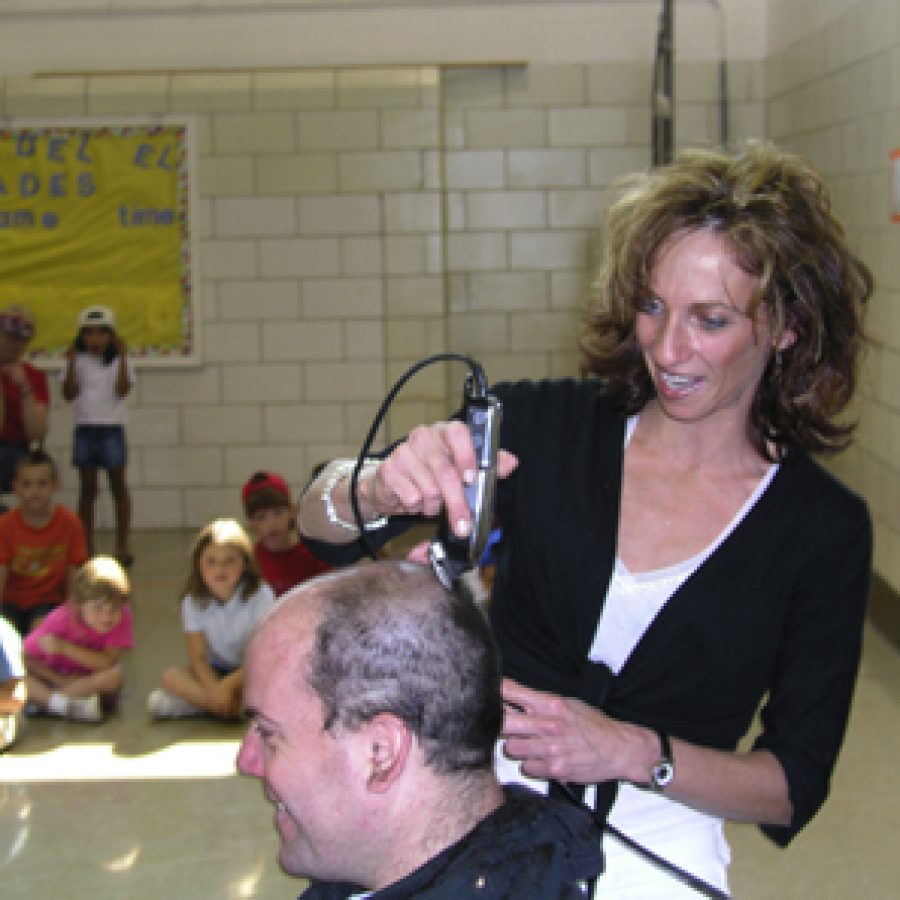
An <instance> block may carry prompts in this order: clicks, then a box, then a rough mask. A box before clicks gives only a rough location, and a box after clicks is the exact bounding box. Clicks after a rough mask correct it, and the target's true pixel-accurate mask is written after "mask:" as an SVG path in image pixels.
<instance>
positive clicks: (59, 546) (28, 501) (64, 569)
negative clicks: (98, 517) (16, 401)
mask: <svg viewBox="0 0 900 900" xmlns="http://www.w3.org/2000/svg"><path fill="white" fill-rule="evenodd" d="M58 487H59V479H58V476H57V472H56V464H55V463H54V462H53V459H52V458H51V457H50V456H48V455H47V454H46V453H45V452H44V451H43V450H31V451H29V452H28V453H26V454H25V456H23V457H22V458H21V459H20V460H19V461H18V462H17V463H16V469H15V475H14V478H13V489H14V490H15V492H16V496H17V497H18V498H19V506H18V507H17V508H16V509H13V510H11V511H10V512H8V513H5V514H4V515H2V516H0V594H2V597H3V604H2V608H0V612H2V614H3V615H4V616H5V617H6V618H7V620H8V621H9V622H10V623H11V624H12V625H13V626H14V627H15V628H16V630H17V631H18V632H19V634H21V635H22V636H23V637H24V636H25V635H26V634H27V633H28V632H29V631H30V630H31V629H32V628H33V627H34V625H35V624H37V622H38V621H39V620H40V619H42V618H43V617H44V616H45V615H47V613H49V612H50V611H51V610H52V609H54V608H55V607H57V606H59V604H60V603H62V602H63V601H64V600H65V599H66V597H67V596H68V587H69V581H70V579H71V577H72V576H73V575H74V573H75V570H76V569H77V568H78V567H79V566H81V565H82V563H84V561H85V560H86V559H87V543H86V541H85V538H84V527H83V526H82V524H81V520H80V519H79V518H78V516H77V515H76V514H75V513H74V512H73V511H72V510H71V509H68V508H67V507H65V506H59V505H57V504H56V503H54V502H53V495H54V493H55V492H56V489H57V488H58Z"/></svg>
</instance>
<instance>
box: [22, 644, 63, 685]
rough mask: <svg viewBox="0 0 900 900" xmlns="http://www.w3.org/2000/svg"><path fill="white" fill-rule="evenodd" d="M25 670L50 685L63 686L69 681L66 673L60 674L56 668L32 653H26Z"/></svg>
mask: <svg viewBox="0 0 900 900" xmlns="http://www.w3.org/2000/svg"><path fill="white" fill-rule="evenodd" d="M25 671H26V672H27V673H28V674H29V675H30V676H32V677H33V678H38V679H40V680H41V681H43V682H44V683H45V684H48V685H50V687H61V686H62V685H64V684H65V683H66V681H67V678H66V677H65V676H64V675H60V673H59V672H57V671H56V669H53V668H51V667H50V666H48V665H47V663H45V662H43V661H42V660H40V659H38V658H37V657H35V656H32V655H31V654H30V653H27V652H26V654H25Z"/></svg>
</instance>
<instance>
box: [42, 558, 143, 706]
mask: <svg viewBox="0 0 900 900" xmlns="http://www.w3.org/2000/svg"><path fill="white" fill-rule="evenodd" d="M130 593H131V586H130V585H129V583H128V576H127V575H126V574H125V571H124V569H123V568H122V566H121V565H119V563H118V562H117V561H116V560H115V559H113V558H112V557H110V556H95V557H93V559H89V560H88V561H87V562H86V563H85V564H84V565H83V566H82V567H81V568H80V569H78V571H77V572H76V573H75V575H74V577H73V579H72V587H71V591H70V594H69V599H68V601H67V602H66V603H63V604H61V605H59V606H57V607H56V608H55V609H54V610H53V611H52V612H50V613H49V614H48V615H47V616H46V617H45V618H44V619H43V620H42V621H41V622H40V624H39V625H37V627H36V628H35V629H34V630H33V631H32V632H31V633H30V634H28V636H27V637H26V638H25V645H24V648H25V668H26V672H27V676H26V680H27V687H28V702H29V707H31V705H32V704H33V705H35V706H36V707H37V708H38V709H40V710H44V711H46V712H48V713H51V714H53V715H58V716H66V717H67V718H71V719H77V720H80V721H84V722H99V721H100V720H102V719H103V718H104V716H105V714H106V713H107V712H110V711H112V710H113V709H115V708H116V705H117V702H118V696H119V692H120V690H121V688H122V683H123V680H124V675H123V672H122V665H121V660H122V654H123V652H124V651H126V650H130V649H131V648H132V647H133V646H134V634H133V628H132V617H131V610H130V608H129V606H128V597H129V594H130Z"/></svg>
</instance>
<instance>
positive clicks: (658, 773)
mask: <svg viewBox="0 0 900 900" xmlns="http://www.w3.org/2000/svg"><path fill="white" fill-rule="evenodd" d="M654 731H656V735H657V737H658V738H659V749H660V759H659V762H658V763H656V764H655V765H654V766H653V767H652V768H651V769H650V786H651V787H652V788H653V789H654V790H657V791H661V790H663V789H664V788H666V787H667V786H668V785H670V784H671V783H672V779H673V778H674V777H675V760H674V759H672V742H671V741H670V740H669V736H668V735H667V734H666V733H665V732H664V731H662V730H661V729H659V728H655V729H654Z"/></svg>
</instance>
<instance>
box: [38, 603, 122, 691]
mask: <svg viewBox="0 0 900 900" xmlns="http://www.w3.org/2000/svg"><path fill="white" fill-rule="evenodd" d="M42 634H52V635H55V636H56V637H59V638H62V639H63V640H64V641H69V642H70V643H72V644H77V645H78V646H79V647H84V648H85V649H86V650H108V649H109V648H111V647H120V648H122V649H123V650H130V649H131V648H132V647H133V646H134V635H133V633H132V626H131V610H130V609H129V607H128V604H127V603H126V604H125V605H124V606H123V607H122V618H121V619H119V623H118V624H117V625H116V627H115V628H113V629H112V630H111V631H107V632H106V633H102V632H99V631H94V629H93V628H90V627H88V626H87V625H85V623H84V622H82V621H81V619H80V618H79V617H78V614H77V612H76V608H75V606H74V605H73V604H71V603H63V604H62V605H61V606H57V607H56V609H54V610H53V611H52V612H50V613H49V614H48V615H47V617H46V618H45V619H44V621H43V622H41V623H40V624H39V625H38V626H37V627H36V628H35V629H34V631H32V632H30V633H29V634H28V636H27V637H26V638H25V654H26V655H27V656H30V657H32V658H33V659H36V660H38V661H39V662H42V663H44V665H46V666H50V668H51V669H54V670H55V671H57V672H59V673H60V674H61V675H84V674H86V673H88V672H90V671H91V670H90V669H87V668H85V667H84V666H82V665H79V664H78V663H77V662H75V660H74V659H69V657H68V656H65V655H63V654H60V653H46V652H45V651H43V650H42V649H41V648H40V646H39V644H38V640H39V638H40V637H41V635H42Z"/></svg>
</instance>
